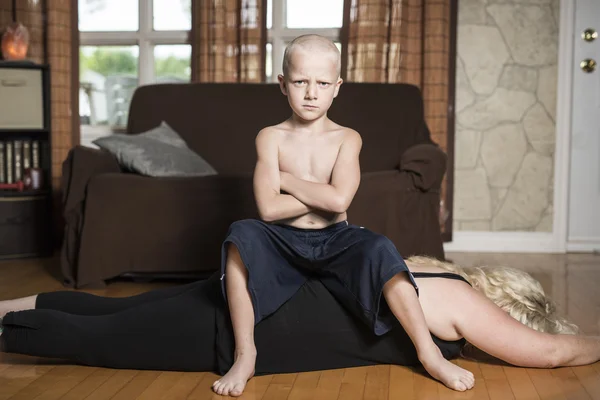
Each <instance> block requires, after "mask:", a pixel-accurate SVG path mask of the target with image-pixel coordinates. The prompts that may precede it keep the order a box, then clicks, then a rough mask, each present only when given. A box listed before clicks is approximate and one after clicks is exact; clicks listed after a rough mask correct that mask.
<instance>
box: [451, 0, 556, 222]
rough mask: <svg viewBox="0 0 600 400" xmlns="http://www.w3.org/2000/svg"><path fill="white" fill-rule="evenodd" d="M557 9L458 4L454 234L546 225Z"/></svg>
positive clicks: (528, 2)
mask: <svg viewBox="0 0 600 400" xmlns="http://www.w3.org/2000/svg"><path fill="white" fill-rule="evenodd" d="M559 8H560V7H559V0H513V1H510V0H460V1H459V18H458V21H459V22H458V43H457V53H458V57H457V62H456V71H457V75H456V78H457V81H456V85H457V86H456V144H455V152H456V153H455V187H454V229H455V230H456V231H544V232H551V231H552V218H553V210H552V197H553V175H554V174H553V171H554V143H555V115H556V112H555V108H556V84H557V53H558V16H559Z"/></svg>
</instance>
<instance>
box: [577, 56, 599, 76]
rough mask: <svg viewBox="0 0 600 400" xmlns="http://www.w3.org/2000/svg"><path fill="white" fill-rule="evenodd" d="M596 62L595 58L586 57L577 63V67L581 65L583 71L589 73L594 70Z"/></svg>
mask: <svg viewBox="0 0 600 400" xmlns="http://www.w3.org/2000/svg"><path fill="white" fill-rule="evenodd" d="M597 64H598V63H597V62H596V60H594V59H592V58H586V59H585V60H583V61H581V62H580V63H579V67H581V69H582V70H583V72H587V73H588V74H589V73H592V72H594V70H596V65H597Z"/></svg>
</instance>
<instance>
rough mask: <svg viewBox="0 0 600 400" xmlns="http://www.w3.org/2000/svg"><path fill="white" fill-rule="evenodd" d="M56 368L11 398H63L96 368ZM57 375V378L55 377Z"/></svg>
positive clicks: (41, 399)
mask: <svg viewBox="0 0 600 400" xmlns="http://www.w3.org/2000/svg"><path fill="white" fill-rule="evenodd" d="M61 367H63V366H59V367H56V368H54V369H52V371H50V372H49V373H47V374H45V375H44V376H43V377H41V378H40V379H37V380H35V381H34V382H32V383H31V384H30V385H28V386H27V387H26V388H24V389H23V390H21V391H20V392H18V393H17V394H15V395H14V396H13V397H11V399H12V400H18V399H23V400H28V399H33V398H35V399H36V400H55V399H59V398H61V397H63V396H64V395H65V394H66V393H68V392H69V391H70V390H71V389H73V387H75V386H77V385H78V384H79V383H80V382H82V381H83V380H85V379H86V378H87V377H88V376H90V375H91V374H92V373H93V372H94V371H95V370H96V368H92V367H80V366H77V367H72V368H68V366H64V367H65V368H64V369H63V368H61ZM55 375H57V376H55Z"/></svg>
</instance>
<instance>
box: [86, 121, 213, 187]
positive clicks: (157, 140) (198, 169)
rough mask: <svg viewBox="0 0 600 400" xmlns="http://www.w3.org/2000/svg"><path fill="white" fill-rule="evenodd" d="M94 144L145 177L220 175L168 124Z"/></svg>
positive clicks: (114, 136)
mask: <svg viewBox="0 0 600 400" xmlns="http://www.w3.org/2000/svg"><path fill="white" fill-rule="evenodd" d="M92 143H94V144H95V145H97V146H98V147H100V148H102V149H105V150H107V151H108V152H110V153H112V154H114V155H115V157H116V158H117V160H118V162H119V164H120V165H121V166H122V167H124V168H126V169H128V170H130V171H133V172H137V173H139V174H142V175H146V176H154V177H164V176H209V175H216V174H217V171H216V170H215V169H214V168H213V167H212V166H211V165H210V164H209V163H208V162H207V161H206V160H204V159H203V158H202V157H200V156H199V155H198V154H197V153H195V152H194V151H193V150H191V149H190V148H189V147H187V145H186V144H185V142H184V141H183V139H181V137H180V136H179V135H178V134H177V132H175V131H174V130H173V129H172V128H171V127H169V126H168V125H167V124H166V123H164V122H163V123H161V125H159V126H158V127H156V128H153V129H151V130H149V131H147V132H144V133H141V134H137V135H125V134H118V133H117V134H112V135H110V136H104V137H101V138H99V139H96V140H94V141H93V142H92Z"/></svg>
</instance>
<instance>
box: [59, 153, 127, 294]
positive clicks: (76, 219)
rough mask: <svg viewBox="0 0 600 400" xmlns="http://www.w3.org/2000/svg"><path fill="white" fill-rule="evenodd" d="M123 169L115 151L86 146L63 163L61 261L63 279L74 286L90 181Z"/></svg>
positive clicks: (65, 282) (70, 155)
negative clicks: (114, 154) (98, 176)
mask: <svg viewBox="0 0 600 400" xmlns="http://www.w3.org/2000/svg"><path fill="white" fill-rule="evenodd" d="M120 171H121V168H120V167H119V163H118V162H117V159H116V158H115V157H114V156H113V155H112V154H110V153H108V152H107V151H104V150H98V149H93V148H91V147H85V146H75V147H73V148H72V149H71V150H70V151H69V153H68V155H67V158H66V160H65V161H64V162H63V164H62V179H61V189H62V203H63V204H62V207H63V218H64V237H63V243H62V249H61V260H60V264H61V271H62V275H63V278H64V280H63V283H64V284H65V285H66V286H73V284H74V282H75V278H76V277H75V276H74V273H75V270H76V268H77V258H78V254H79V240H80V237H81V231H82V229H83V210H84V207H85V201H86V193H87V186H88V183H89V182H90V180H91V179H92V178H93V177H94V176H96V175H99V174H104V173H114V172H120Z"/></svg>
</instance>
